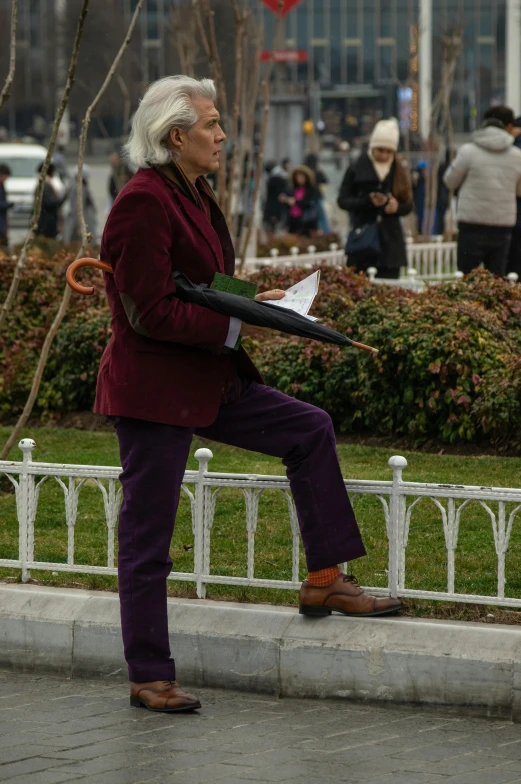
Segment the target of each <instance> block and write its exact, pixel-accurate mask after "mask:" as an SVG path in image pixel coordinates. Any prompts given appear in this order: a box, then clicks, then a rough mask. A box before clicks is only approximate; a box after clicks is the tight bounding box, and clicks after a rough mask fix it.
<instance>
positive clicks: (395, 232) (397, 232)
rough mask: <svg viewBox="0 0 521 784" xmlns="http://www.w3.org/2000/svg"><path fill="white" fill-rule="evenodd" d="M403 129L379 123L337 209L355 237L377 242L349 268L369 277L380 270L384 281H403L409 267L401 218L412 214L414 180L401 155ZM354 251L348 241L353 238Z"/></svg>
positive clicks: (350, 171) (364, 249)
mask: <svg viewBox="0 0 521 784" xmlns="http://www.w3.org/2000/svg"><path fill="white" fill-rule="evenodd" d="M399 141H400V129H399V126H398V122H397V121H396V120H395V119H390V120H380V122H377V123H376V125H375V127H374V129H373V132H372V134H371V137H370V139H369V149H368V151H367V152H365V153H362V154H361V155H360V157H359V158H358V159H357V161H356V162H355V163H353V164H352V165H351V166H350V167H349V169H348V170H347V172H346V173H345V175H344V179H343V181H342V185H341V186H340V193H339V196H338V206H339V207H340V208H341V209H343V210H347V212H349V213H350V214H351V221H352V228H351V232H350V237H352V236H362V235H365V236H370V235H371V236H372V238H373V240H374V241H373V243H371V244H370V245H369V244H368V245H367V247H364V246H363V242H362V243H360V244H359V250H358V251H357V252H354V253H353V252H349V253H348V264H349V266H354V267H355V268H356V270H357V271H359V272H365V271H366V270H367V269H368V267H376V268H377V270H378V277H380V278H399V277H400V267H405V266H407V251H406V248H405V238H404V235H403V229H402V224H401V221H400V218H401V217H402V216H405V215H409V213H410V212H412V209H413V203H412V187H411V183H410V180H409V175H408V173H407V171H406V170H405V167H404V165H403V163H402V161H401V159H400V156H399V155H398V152H397V151H398V144H399ZM348 247H349V238H348Z"/></svg>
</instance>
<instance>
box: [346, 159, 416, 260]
mask: <svg viewBox="0 0 521 784" xmlns="http://www.w3.org/2000/svg"><path fill="white" fill-rule="evenodd" d="M394 170H395V164H394V163H393V165H392V166H391V170H390V172H389V174H388V175H387V177H386V178H385V180H384V181H383V182H380V179H379V178H378V175H377V174H376V171H375V169H374V166H373V164H372V161H371V159H370V158H369V156H368V155H367V153H364V154H362V155H361V156H360V157H359V158H358V160H357V161H356V163H354V164H353V165H352V166H350V167H349V169H348V170H347V172H346V173H345V175H344V179H343V181H342V185H341V186H340V193H339V195H338V206H339V207H340V208H341V209H342V210H347V212H349V213H351V221H352V228H355V229H356V228H358V227H359V226H363V225H364V224H366V223H370V222H372V221H375V220H376V219H377V217H378V215H379V214H380V215H381V216H382V220H381V222H380V224H379V225H380V243H381V246H382V253H381V255H380V256H378V258H377V260H376V263H375V266H376V267H387V268H390V269H398V268H399V267H405V266H407V252H406V249H405V239H404V236H403V230H402V225H401V222H400V217H402V216H403V215H409V213H410V212H411V211H412V208H413V204H412V201H410V202H403V201H399V200H398V212H395V213H394V215H386V214H385V213H384V212H383V209H382V208H379V209H378V208H377V207H375V206H373V204H372V202H371V199H370V198H369V194H370V193H375V192H377V191H380V192H381V193H387V194H390V193H391V190H392V182H393V176H394Z"/></svg>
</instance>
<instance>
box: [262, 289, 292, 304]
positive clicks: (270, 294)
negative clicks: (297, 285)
mask: <svg viewBox="0 0 521 784" xmlns="http://www.w3.org/2000/svg"><path fill="white" fill-rule="evenodd" d="M285 296H286V292H285V291H282V289H272V291H263V292H262V294H257V295H256V297H255V299H256V300H257V302H266V301H267V300H269V299H282V298H283V297H285Z"/></svg>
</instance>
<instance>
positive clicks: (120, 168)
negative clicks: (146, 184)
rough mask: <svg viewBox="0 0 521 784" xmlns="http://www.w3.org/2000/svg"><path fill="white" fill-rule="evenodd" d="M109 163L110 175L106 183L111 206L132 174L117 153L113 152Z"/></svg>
mask: <svg viewBox="0 0 521 784" xmlns="http://www.w3.org/2000/svg"><path fill="white" fill-rule="evenodd" d="M109 162H110V175H109V182H108V190H109V196H110V203H111V205H112V204H113V203H114V201H115V199H116V196H117V195H118V193H119V192H120V190H121V189H122V188H123V186H124V185H126V184H127V182H128V181H129V180H130V178H131V177H132V172H131V170H130V169H129V167H128V165H127V163H126V161H125V160H124V158H122V157H121V155H120V154H119V152H117V151H116V152H113V153H112V155H111V156H110V158H109Z"/></svg>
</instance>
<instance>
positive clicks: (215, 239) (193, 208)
mask: <svg viewBox="0 0 521 784" xmlns="http://www.w3.org/2000/svg"><path fill="white" fill-rule="evenodd" d="M157 171H158V173H159V174H160V175H161V176H162V177H163V179H164V180H166V182H167V184H168V186H169V188H170V189H171V190H172V193H173V194H174V196H175V198H176V200H177V203H178V204H179V206H180V208H181V210H182V211H183V213H184V215H185V218H186V219H187V220H188V221H189V222H190V223H191V224H192V225H193V226H195V228H196V229H197V231H198V232H199V234H200V235H201V236H202V237H203V238H204V239H205V240H206V242H207V243H208V245H209V246H210V248H211V250H212V253H213V256H214V258H215V263H216V266H217V270H218V272H224V271H225V270H224V266H225V265H224V256H223V247H222V246H221V242H220V240H219V235H218V234H217V232H216V230H215V229H214V227H213V226H212V224H211V223H210V221H209V220H208V218H207V217H206V214H205V213H204V211H203V210H202V209H201V207H199V206H198V205H197V204H196V202H195V199H194V198H193V197H192V195H191V194H185V192H184V188H183V187H182V184H179V183H178V182H177V181H176V180H175V179H174V177H173V176H172V174H174V175H175V174H176V172H175V170H174V172H173V173H172V172H171V171H170V168H169V167H167V166H164V167H163V166H162V167H160V168H159V167H158V169H157ZM212 212H213V203H212ZM228 274H229V273H228ZM232 274H233V273H232Z"/></svg>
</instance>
